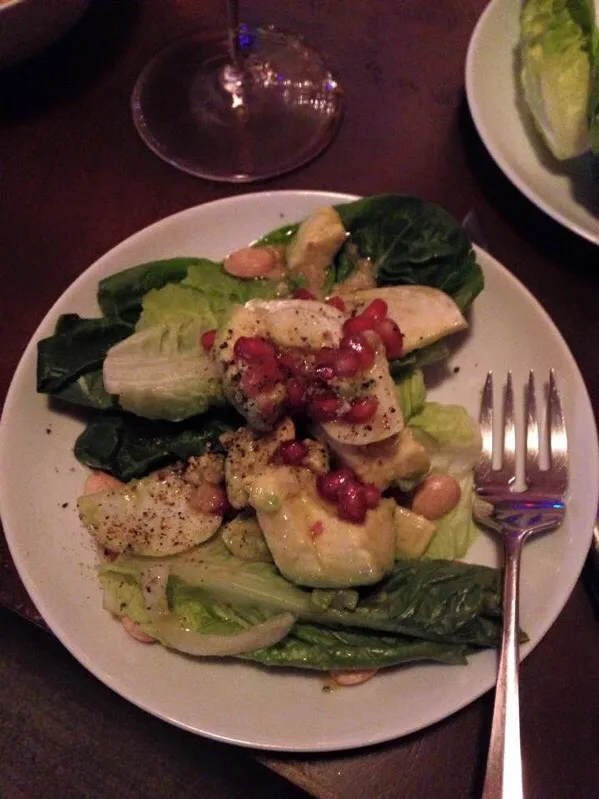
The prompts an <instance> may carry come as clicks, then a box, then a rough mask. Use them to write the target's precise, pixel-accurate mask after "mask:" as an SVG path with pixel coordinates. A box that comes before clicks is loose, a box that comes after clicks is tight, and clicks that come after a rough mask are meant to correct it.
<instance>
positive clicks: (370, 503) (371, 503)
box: [362, 483, 381, 510]
mask: <svg viewBox="0 0 599 799" xmlns="http://www.w3.org/2000/svg"><path fill="white" fill-rule="evenodd" d="M362 492H363V494H364V499H365V500H366V507H367V508H369V510H373V509H374V508H376V507H378V504H379V502H380V501H381V492H380V491H379V489H378V488H377V487H376V486H375V485H374V484H373V483H365V484H364V485H363V486H362Z"/></svg>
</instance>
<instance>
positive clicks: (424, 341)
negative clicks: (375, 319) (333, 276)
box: [343, 286, 468, 355]
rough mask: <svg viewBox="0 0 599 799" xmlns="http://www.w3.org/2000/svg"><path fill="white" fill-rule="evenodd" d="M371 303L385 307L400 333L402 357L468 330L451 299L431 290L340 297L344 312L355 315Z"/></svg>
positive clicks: (403, 288)
mask: <svg viewBox="0 0 599 799" xmlns="http://www.w3.org/2000/svg"><path fill="white" fill-rule="evenodd" d="M375 299H381V300H384V301H385V302H386V303H387V309H388V310H387V315H388V316H389V317H390V318H391V319H393V321H394V322H395V324H396V325H397V326H398V327H399V329H400V330H401V332H402V333H403V337H404V339H403V352H404V355H407V354H408V353H409V352H412V351H413V350H418V349H421V348H422V347H426V346H428V345H429V344H433V343H434V342H435V341H439V340H440V339H442V338H445V336H448V335H450V334H451V333H457V332H458V331H460V330H465V329H466V328H467V327H468V323H467V322H466V319H465V318H464V316H463V314H462V312H461V311H460V309H459V308H458V306H457V305H456V304H455V302H454V301H453V299H452V298H451V297H450V296H449V295H448V294H445V292H443V291H440V290H439V289H436V288H432V287H431V286H387V287H386V288H377V289H366V290H365V291H356V292H354V293H353V294H348V295H345V294H344V295H343V300H344V302H345V304H346V306H347V308H348V309H349V310H351V311H352V312H356V313H360V312H361V311H363V310H364V308H365V307H366V306H367V305H369V304H370V303H371V302H372V300H375Z"/></svg>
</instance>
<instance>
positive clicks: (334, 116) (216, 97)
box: [132, 0, 344, 183]
mask: <svg viewBox="0 0 599 799" xmlns="http://www.w3.org/2000/svg"><path fill="white" fill-rule="evenodd" d="M227 17H228V26H227V28H228V29H227V31H226V32H224V33H222V34H208V35H207V34H195V35H191V36H186V37H184V38H182V39H180V40H178V41H176V42H175V43H174V44H172V45H171V46H170V47H168V48H167V49H166V50H164V51H163V52H161V53H159V54H158V55H157V56H156V57H155V58H154V59H153V60H152V61H150V63H149V64H148V65H147V66H146V67H145V69H144V70H143V71H142V73H141V75H140V76H139V78H138V80H137V82H136V84H135V88H134V90H133V96H132V110H133V120H134V122H135V126H136V128H137V130H138V132H139V134H140V135H141V137H142V139H143V140H144V141H145V143H146V144H147V145H148V146H149V147H150V149H152V150H153V151H154V152H155V153H156V155H158V156H160V158H163V159H164V160H165V161H168V163H170V164H172V165H173V166H175V167H177V168H178V169H182V170H183V171H185V172H188V173H190V174H192V175H197V176H199V177H203V178H209V179H212V180H216V181H223V182H229V183H249V182H252V181H256V180H263V179H265V178H270V177H274V176H275V175H280V174H282V173H284V172H288V171H290V170H292V169H295V168H296V167H299V166H301V165H302V164H305V163H306V162H307V161H309V160H311V159H313V158H314V157H316V156H317V155H318V154H319V153H320V152H322V150H323V149H324V148H325V147H326V146H327V145H328V144H329V143H330V142H331V141H332V139H333V138H334V136H335V134H336V132H337V130H338V127H339V123H340V121H341V117H342V113H343V104H344V98H343V92H342V90H341V89H340V87H339V85H338V83H337V81H336V79H335V77H334V76H333V74H332V73H331V71H330V70H329V68H328V66H327V65H326V63H325V61H324V59H323V57H322V56H321V55H320V54H319V53H318V52H317V51H316V50H314V49H313V48H312V47H310V46H309V45H308V44H306V43H305V42H304V41H303V40H302V39H301V38H300V37H299V36H297V35H295V34H293V33H288V32H284V31H281V30H278V29H277V28H275V27H273V26H270V25H268V26H257V27H250V26H247V25H243V24H240V22H239V7H238V0H227Z"/></svg>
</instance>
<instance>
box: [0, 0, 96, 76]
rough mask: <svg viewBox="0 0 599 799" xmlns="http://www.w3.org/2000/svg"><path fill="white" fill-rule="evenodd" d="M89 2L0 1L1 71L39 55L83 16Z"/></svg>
mask: <svg viewBox="0 0 599 799" xmlns="http://www.w3.org/2000/svg"><path fill="white" fill-rule="evenodd" d="M89 2H90V0H0V69H2V68H3V67H9V66H14V65H15V64H18V63H20V62H22V61H25V60H26V59H28V58H30V57H31V56H34V55H36V54H37V53H40V52H41V51H42V50H44V49H45V48H46V47H47V46H48V45H50V44H52V43H53V42H55V41H56V40H57V39H59V38H60V37H61V36H62V35H63V34H64V33H66V32H67V31H68V30H69V29H70V28H72V27H73V25H74V24H75V23H76V22H77V20H78V19H79V18H80V17H81V16H82V14H83V12H84V11H85V9H86V8H87V7H88V5H89Z"/></svg>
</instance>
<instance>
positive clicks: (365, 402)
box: [343, 397, 379, 424]
mask: <svg viewBox="0 0 599 799" xmlns="http://www.w3.org/2000/svg"><path fill="white" fill-rule="evenodd" d="M378 406H379V401H378V400H377V399H376V397H360V398H359V399H355V400H354V401H353V402H352V404H351V408H350V409H349V411H347V413H344V414H343V421H344V422H349V423H350V424H365V423H366V422H368V421H369V420H370V419H372V417H373V416H374V414H375V413H376V409H377V408H378Z"/></svg>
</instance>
